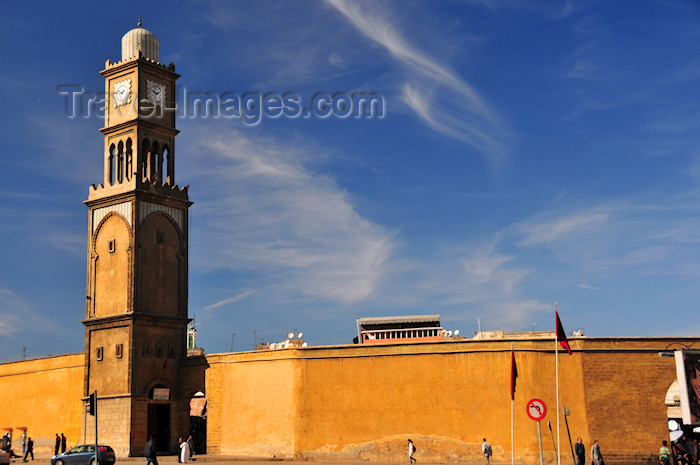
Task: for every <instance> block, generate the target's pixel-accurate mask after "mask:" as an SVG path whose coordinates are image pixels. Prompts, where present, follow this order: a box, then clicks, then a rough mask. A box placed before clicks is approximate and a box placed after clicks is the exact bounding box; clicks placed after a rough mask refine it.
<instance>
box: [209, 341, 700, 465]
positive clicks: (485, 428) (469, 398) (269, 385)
mask: <svg viewBox="0 0 700 465" xmlns="http://www.w3.org/2000/svg"><path fill="white" fill-rule="evenodd" d="M673 341H674V339H665V338H664V339H661V338H659V339H592V338H580V339H576V340H572V341H570V342H571V346H572V349H573V350H574V354H573V355H568V354H566V353H565V352H564V353H562V352H561V351H560V353H559V372H560V374H559V384H560V405H561V406H566V407H568V409H569V410H570V412H571V415H570V416H569V417H568V423H569V428H570V431H571V436H572V439H573V440H574V441H575V439H576V437H578V436H581V437H582V438H583V440H584V444H585V445H586V449H587V454H589V451H590V445H591V443H592V441H593V439H599V440H600V441H601V447H602V449H603V451H604V453H605V452H606V451H607V454H606V455H607V458H609V459H612V461H615V462H621V461H629V460H631V459H641V458H648V457H650V456H652V455H653V454H654V453H656V451H657V449H658V447H657V443H658V442H659V441H660V440H661V439H663V438H665V437H666V435H667V431H666V414H665V406H664V396H665V393H666V390H667V389H668V387H669V385H670V384H671V382H672V381H673V379H675V369H674V365H673V363H672V359H663V358H661V357H659V356H658V354H657V353H658V352H659V351H662V350H664V349H665V348H666V347H667V346H668V344H669V343H670V342H673ZM692 341H695V339H693V340H690V339H689V340H688V341H686V342H688V343H690V342H692ZM512 343H513V345H514V348H515V357H516V362H517V365H518V372H519V377H518V379H517V389H516V396H515V401H514V403H513V408H514V415H513V420H514V437H515V440H514V448H515V455H516V460H517V461H519V462H521V463H533V464H535V463H538V462H539V458H538V443H537V436H536V423H535V422H534V421H533V420H531V419H530V418H529V417H528V416H527V414H526V410H525V409H526V403H527V401H528V400H529V399H531V398H539V399H541V400H543V401H544V402H545V403H546V405H547V407H548V412H547V415H546V417H545V418H544V420H543V421H542V423H541V427H542V442H543V450H544V455H545V461H546V462H548V463H555V462H556V454H555V448H554V442H555V441H556V437H557V434H556V433H557V431H556V420H557V419H556V390H555V381H556V380H555V373H556V370H555V357H554V341H551V340H548V341H546V340H516V341H512ZM510 346H511V341H508V340H499V341H463V342H449V343H414V344H394V345H384V346H334V347H312V348H306V349H290V350H282V351H261V352H250V353H242V354H227V355H217V356H207V357H206V358H207V361H208V362H209V363H210V367H209V369H208V370H207V374H206V385H207V391H206V393H207V399H208V401H209V420H208V421H209V425H208V426H209V428H208V435H209V436H208V444H209V447H210V452H216V453H222V454H236V455H239V454H240V455H268V454H269V455H276V456H277V457H293V456H294V457H301V458H305V459H311V460H357V459H363V460H372V461H401V460H405V459H406V457H405V452H406V439H407V438H411V439H413V441H414V442H415V444H416V446H417V448H418V454H419V455H418V457H419V460H423V461H427V462H444V461H465V460H467V461H468V460H478V459H482V456H481V442H482V439H483V438H484V437H486V438H488V440H489V442H490V443H491V444H492V446H493V448H494V453H495V455H494V461H495V462H509V461H510V448H511V440H510V411H511V410H510V409H511V402H510ZM669 360H670V362H669ZM640 372H643V373H644V374H643V375H642V376H641V377H640V376H639V373H640ZM635 374H636V375H637V378H636V379H638V380H640V381H641V382H639V383H637V384H636V385H635V387H634V388H633V389H629V384H630V381H629V380H630V379H635V378H634V376H635ZM548 422H551V426H552V432H551V433H550V430H549V428H548ZM620 432H623V436H624V437H625V438H629V439H630V440H629V441H628V440H626V439H625V440H621V436H620ZM560 434H561V450H562V460H563V461H568V460H569V458H570V457H571V449H570V445H569V440H568V435H567V430H566V424H565V422H564V417H563V416H561V417H560ZM606 447H607V449H606ZM609 461H611V460H609Z"/></svg>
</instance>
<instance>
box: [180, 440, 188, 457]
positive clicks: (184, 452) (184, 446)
mask: <svg viewBox="0 0 700 465" xmlns="http://www.w3.org/2000/svg"><path fill="white" fill-rule="evenodd" d="M189 461H190V445H189V443H188V442H187V441H183V440H182V438H180V462H182V463H187V462H189Z"/></svg>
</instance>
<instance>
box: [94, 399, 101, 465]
mask: <svg viewBox="0 0 700 465" xmlns="http://www.w3.org/2000/svg"><path fill="white" fill-rule="evenodd" d="M99 463H100V462H99V461H98V459H97V389H95V465H98V464H99Z"/></svg>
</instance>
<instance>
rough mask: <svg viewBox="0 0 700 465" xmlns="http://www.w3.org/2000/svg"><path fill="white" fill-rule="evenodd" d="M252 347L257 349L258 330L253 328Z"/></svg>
mask: <svg viewBox="0 0 700 465" xmlns="http://www.w3.org/2000/svg"><path fill="white" fill-rule="evenodd" d="M253 347H255V348H256V349H257V347H258V332H257V331H256V330H253Z"/></svg>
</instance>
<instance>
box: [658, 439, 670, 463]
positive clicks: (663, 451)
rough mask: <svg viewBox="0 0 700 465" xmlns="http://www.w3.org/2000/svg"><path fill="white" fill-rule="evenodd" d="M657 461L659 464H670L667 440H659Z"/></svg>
mask: <svg viewBox="0 0 700 465" xmlns="http://www.w3.org/2000/svg"><path fill="white" fill-rule="evenodd" d="M659 463H660V464H661V465H670V463H671V450H670V449H669V448H668V441H661V447H660V448H659Z"/></svg>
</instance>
